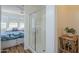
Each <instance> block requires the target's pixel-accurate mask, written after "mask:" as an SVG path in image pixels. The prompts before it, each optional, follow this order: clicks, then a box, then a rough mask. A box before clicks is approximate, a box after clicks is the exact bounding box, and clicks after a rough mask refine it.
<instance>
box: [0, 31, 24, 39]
mask: <svg viewBox="0 0 79 59" xmlns="http://www.w3.org/2000/svg"><path fill="white" fill-rule="evenodd" d="M0 37H1V41H7V40H15V39H18V38H24V31H6V32H1V34H0Z"/></svg>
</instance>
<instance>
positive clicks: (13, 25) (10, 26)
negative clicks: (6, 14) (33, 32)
mask: <svg viewBox="0 0 79 59" xmlns="http://www.w3.org/2000/svg"><path fill="white" fill-rule="evenodd" d="M17 27H18V23H9V29H12V28H17Z"/></svg>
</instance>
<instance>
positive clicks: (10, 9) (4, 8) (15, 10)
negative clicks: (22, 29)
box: [1, 5, 24, 14]
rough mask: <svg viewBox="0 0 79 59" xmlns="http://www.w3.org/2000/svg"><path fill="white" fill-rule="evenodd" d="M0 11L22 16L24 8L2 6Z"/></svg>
mask: <svg viewBox="0 0 79 59" xmlns="http://www.w3.org/2000/svg"><path fill="white" fill-rule="evenodd" d="M1 9H2V11H4V12H12V13H17V14H24V6H23V5H2V6H1Z"/></svg>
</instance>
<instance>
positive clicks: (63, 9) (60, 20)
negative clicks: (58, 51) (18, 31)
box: [56, 5, 79, 36]
mask: <svg viewBox="0 0 79 59" xmlns="http://www.w3.org/2000/svg"><path fill="white" fill-rule="evenodd" d="M56 16H57V17H56V18H57V19H56V26H57V35H58V36H60V35H62V34H63V33H64V28H65V27H67V26H69V27H73V28H75V29H76V31H77V33H79V6H73V5H72V6H56Z"/></svg>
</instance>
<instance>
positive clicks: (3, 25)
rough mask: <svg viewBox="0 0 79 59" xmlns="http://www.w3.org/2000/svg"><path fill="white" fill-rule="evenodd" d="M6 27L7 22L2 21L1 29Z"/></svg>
mask: <svg viewBox="0 0 79 59" xmlns="http://www.w3.org/2000/svg"><path fill="white" fill-rule="evenodd" d="M4 29H6V23H5V22H2V23H1V30H4Z"/></svg>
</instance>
